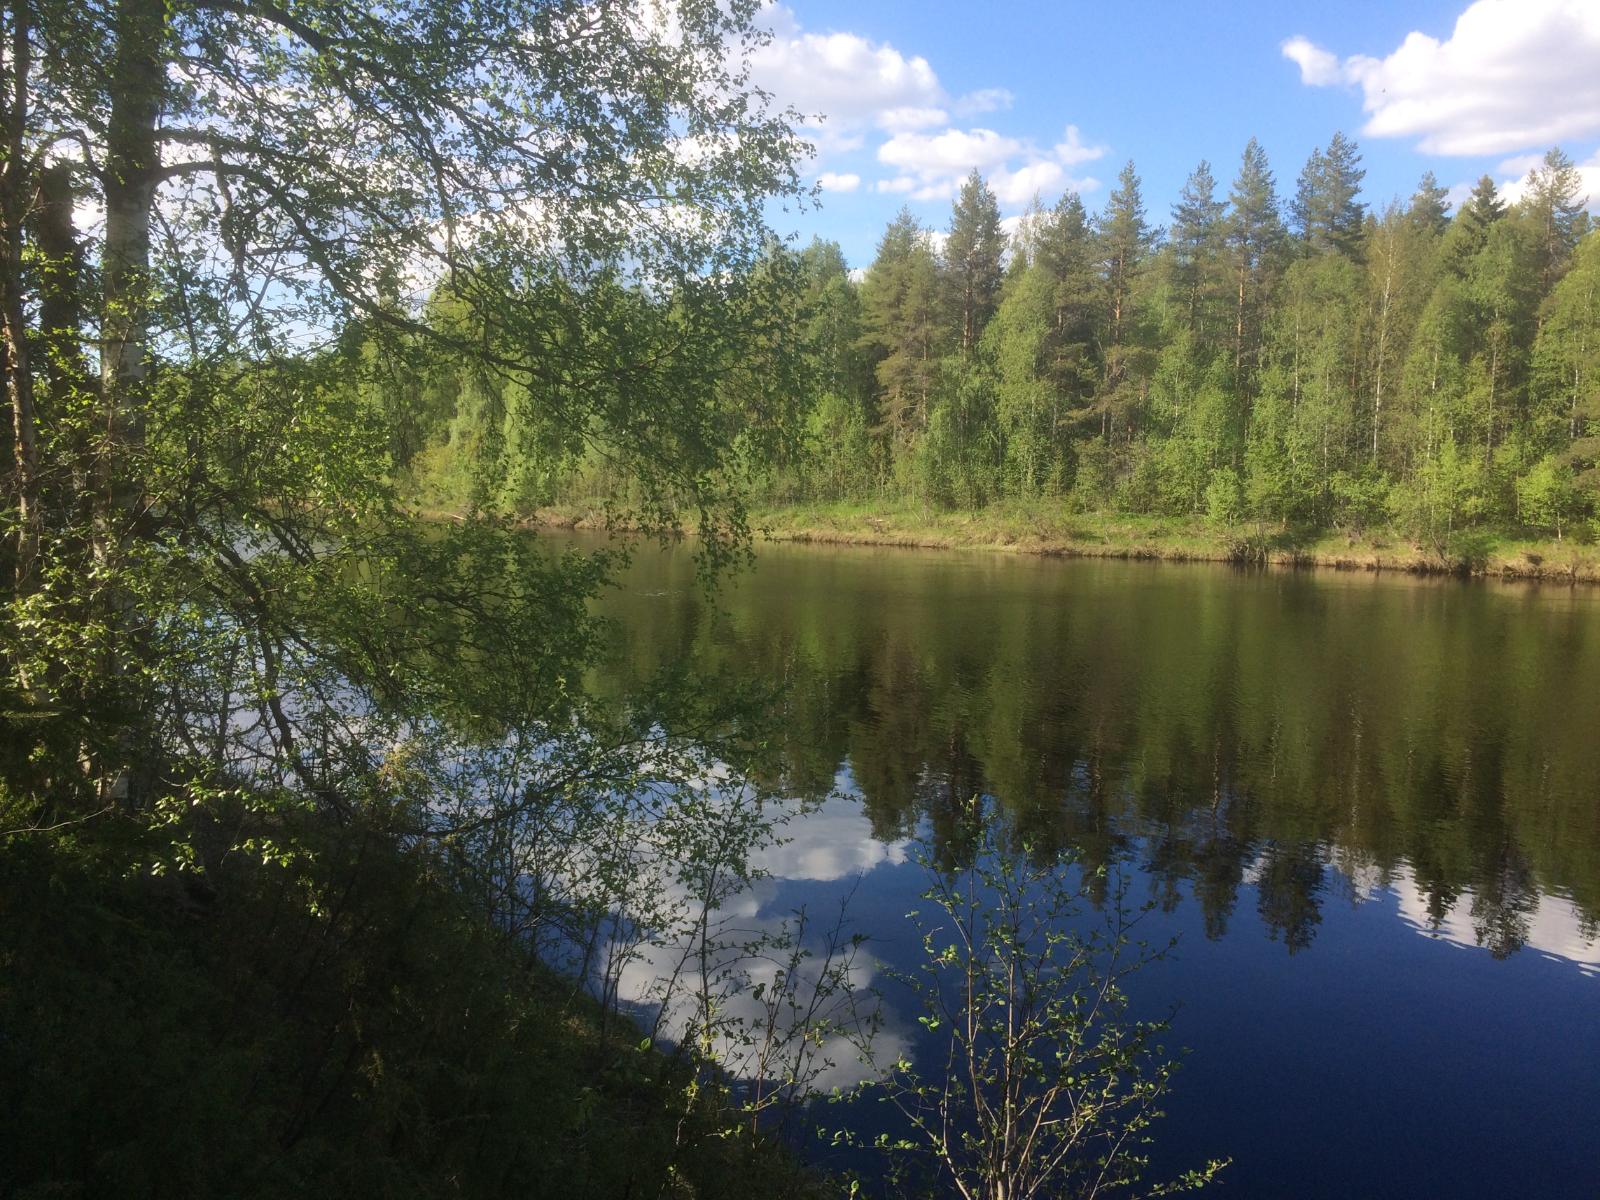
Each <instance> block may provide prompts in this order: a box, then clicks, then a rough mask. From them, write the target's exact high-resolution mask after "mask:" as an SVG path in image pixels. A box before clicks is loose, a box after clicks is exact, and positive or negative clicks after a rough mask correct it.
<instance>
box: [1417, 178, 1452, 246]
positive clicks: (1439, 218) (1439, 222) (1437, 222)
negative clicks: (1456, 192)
mask: <svg viewBox="0 0 1600 1200" xmlns="http://www.w3.org/2000/svg"><path fill="white" fill-rule="evenodd" d="M1449 195H1450V192H1449V190H1448V189H1447V188H1443V187H1440V186H1439V180H1438V179H1437V178H1436V177H1435V176H1434V174H1433V172H1432V171H1427V172H1425V173H1424V174H1423V176H1422V179H1421V180H1420V181H1419V182H1418V184H1417V190H1416V192H1415V193H1413V194H1412V197H1411V207H1410V208H1409V209H1407V210H1406V215H1407V216H1408V217H1409V218H1410V219H1411V222H1412V224H1414V225H1416V226H1417V227H1418V228H1420V229H1425V230H1429V231H1431V232H1433V233H1436V234H1442V233H1444V231H1445V230H1446V229H1448V228H1449V227H1450V204H1449V200H1448V199H1447V197H1448V196H1449Z"/></svg>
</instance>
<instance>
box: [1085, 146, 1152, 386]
mask: <svg viewBox="0 0 1600 1200" xmlns="http://www.w3.org/2000/svg"><path fill="white" fill-rule="evenodd" d="M1095 232H1096V236H1097V240H1098V242H1099V246H1100V262H1101V269H1102V271H1103V272H1104V278H1105V289H1106V322H1107V327H1106V344H1107V346H1108V352H1107V355H1106V379H1107V382H1108V383H1109V384H1115V383H1116V381H1117V379H1118V378H1120V376H1121V375H1122V372H1123V366H1124V364H1123V361H1122V359H1123V355H1122V349H1123V345H1124V343H1125V341H1126V339H1127V334H1128V329H1129V326H1130V325H1131V324H1132V316H1133V304H1132V302H1133V288H1134V281H1135V279H1136V278H1137V276H1138V274H1139V271H1140V269H1141V268H1142V267H1143V266H1144V260H1145V257H1146V255H1148V254H1149V252H1150V247H1151V245H1152V243H1153V242H1154V240H1155V237H1154V234H1153V233H1152V231H1151V229H1150V226H1149V225H1148V224H1147V223H1146V221H1145V215H1144V200H1143V198H1142V197H1141V196H1140V194H1139V176H1138V174H1137V173H1136V172H1135V171H1134V167H1133V160H1132V159H1130V160H1129V161H1128V162H1127V163H1126V164H1125V165H1124V166H1123V168H1122V170H1121V172H1119V173H1118V175H1117V186H1116V188H1115V190H1113V191H1112V193H1111V195H1110V196H1109V197H1108V198H1107V200H1106V209H1105V212H1104V213H1102V214H1101V216H1100V220H1099V222H1098V225H1097V228H1096V231H1095Z"/></svg>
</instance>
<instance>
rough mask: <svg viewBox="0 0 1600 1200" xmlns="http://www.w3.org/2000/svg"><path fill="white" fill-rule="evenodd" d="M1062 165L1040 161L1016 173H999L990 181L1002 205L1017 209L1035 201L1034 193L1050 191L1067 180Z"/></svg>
mask: <svg viewBox="0 0 1600 1200" xmlns="http://www.w3.org/2000/svg"><path fill="white" fill-rule="evenodd" d="M1066 174H1067V173H1066V171H1064V170H1062V168H1061V164H1060V163H1055V162H1051V161H1050V160H1049V159H1040V160H1039V161H1038V162H1032V163H1029V164H1028V165H1027V166H1025V167H1021V168H1019V169H1018V170H1015V171H997V172H995V174H994V176H993V177H992V178H991V179H990V180H989V186H990V187H991V188H993V189H994V194H995V197H996V198H997V199H998V200H999V201H1000V203H1001V204H1003V205H1006V206H1008V207H1015V206H1017V205H1020V204H1026V203H1027V202H1028V201H1029V200H1031V199H1033V196H1034V193H1035V192H1039V193H1044V192H1048V191H1050V190H1051V189H1052V188H1054V187H1056V186H1057V185H1058V184H1060V183H1061V181H1062V180H1063V179H1065V178H1066Z"/></svg>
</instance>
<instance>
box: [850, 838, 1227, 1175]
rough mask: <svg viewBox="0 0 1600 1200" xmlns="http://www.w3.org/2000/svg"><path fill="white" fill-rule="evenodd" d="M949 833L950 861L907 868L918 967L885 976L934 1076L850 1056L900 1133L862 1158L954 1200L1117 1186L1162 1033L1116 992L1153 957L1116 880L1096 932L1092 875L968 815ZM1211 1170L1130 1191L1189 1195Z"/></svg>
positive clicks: (1139, 1123) (1152, 1091)
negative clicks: (914, 884)
mask: <svg viewBox="0 0 1600 1200" xmlns="http://www.w3.org/2000/svg"><path fill="white" fill-rule="evenodd" d="M963 833H964V835H965V840H970V842H971V844H970V845H963V846H961V848H960V850H959V851H957V853H958V855H959V860H958V861H959V862H960V865H959V866H953V865H940V866H935V865H933V864H932V863H931V862H927V861H926V860H925V865H928V866H929V868H930V871H931V873H932V875H933V882H932V884H931V886H930V888H929V890H928V891H927V892H925V893H924V894H923V900H924V902H925V903H926V904H927V906H928V908H927V910H926V912H924V911H922V910H919V911H917V912H913V913H911V914H910V919H911V920H912V921H913V922H915V923H916V925H917V927H918V929H919V930H920V932H921V934H922V950H923V962H922V964H921V966H920V967H919V968H918V970H917V971H916V972H915V973H913V974H912V975H910V976H908V977H906V978H904V979H903V980H902V982H904V983H905V984H907V985H908V986H909V987H910V988H911V989H912V990H913V992H914V993H915V994H916V995H917V996H918V997H919V998H920V999H921V1001H922V1006H923V1009H924V1015H922V1016H920V1017H919V1018H918V1020H919V1021H920V1023H921V1024H922V1026H923V1028H924V1029H925V1030H926V1032H927V1035H928V1040H929V1042H930V1043H931V1046H930V1048H929V1051H928V1053H927V1054H926V1055H925V1056H924V1059H925V1061H926V1062H928V1063H931V1064H936V1065H938V1067H939V1073H938V1074H932V1075H930V1074H929V1073H928V1071H929V1068H927V1067H920V1068H919V1067H917V1066H915V1065H914V1064H913V1063H912V1062H911V1060H910V1059H909V1058H907V1057H905V1056H901V1057H899V1058H897V1059H896V1060H895V1061H893V1062H877V1061H875V1060H874V1058H873V1053H872V1047H871V1046H870V1045H869V1046H868V1048H867V1049H868V1061H869V1062H871V1064H872V1065H873V1066H874V1067H875V1068H876V1069H877V1070H878V1071H880V1072H881V1076H882V1077H881V1078H880V1079H879V1080H878V1081H876V1082H873V1083H868V1084H866V1085H863V1086H864V1087H865V1088H866V1090H867V1091H869V1092H870V1093H876V1094H879V1095H881V1096H882V1097H883V1098H884V1099H885V1100H887V1101H888V1102H889V1103H890V1104H891V1105H892V1106H893V1107H894V1109H895V1110H896V1111H897V1112H898V1113H899V1114H900V1115H901V1117H902V1118H903V1119H904V1121H905V1126H906V1128H905V1132H904V1134H903V1135H900V1136H897V1135H894V1134H890V1133H886V1134H884V1135H881V1136H880V1138H879V1139H878V1142H877V1145H878V1147H879V1148H880V1150H882V1151H884V1152H885V1153H887V1154H888V1155H889V1156H890V1157H891V1158H892V1159H893V1160H895V1162H896V1163H897V1165H898V1166H899V1168H900V1173H901V1174H902V1175H903V1174H904V1173H905V1172H908V1171H909V1172H911V1173H913V1174H914V1175H915V1176H916V1178H917V1179H918V1181H919V1182H920V1186H921V1187H926V1188H934V1187H937V1188H938V1189H939V1190H942V1191H948V1192H949V1193H951V1194H954V1195H959V1196H962V1197H967V1198H969V1200H1003V1198H1012V1197H1014V1198H1017V1200H1025V1198H1028V1197H1044V1196H1064V1195H1071V1196H1082V1197H1092V1196H1098V1195H1109V1194H1111V1193H1113V1192H1119V1191H1127V1190H1129V1189H1132V1188H1135V1187H1136V1186H1137V1185H1138V1183H1139V1180H1140V1176H1141V1174H1142V1173H1143V1170H1144V1168H1145V1166H1146V1165H1147V1161H1146V1159H1145V1157H1144V1156H1143V1154H1142V1147H1143V1146H1144V1145H1145V1144H1146V1143H1147V1141H1148V1135H1147V1130H1149V1128H1150V1127H1151V1125H1152V1124H1153V1122H1154V1121H1155V1120H1156V1119H1158V1118H1159V1117H1160V1116H1161V1112H1160V1110H1159V1107H1158V1106H1159V1104H1160V1102H1161V1099H1162V1097H1163V1096H1164V1095H1166V1093H1167V1091H1168V1089H1169V1087H1170V1084H1171V1079H1172V1072H1173V1070H1174V1063H1173V1062H1172V1061H1171V1060H1170V1059H1169V1058H1168V1057H1167V1055H1166V1053H1165V1051H1164V1049H1163V1048H1162V1046H1161V1044H1160V1039H1161V1038H1162V1037H1163V1036H1165V1034H1166V1033H1167V1032H1168V1031H1169V1025H1170V1023H1169V1021H1147V1020H1141V1019H1137V1018H1135V1017H1133V1016H1131V1015H1130V1013H1129V999H1128V995H1127V992H1126V990H1125V985H1126V981H1127V979H1128V978H1129V976H1131V975H1132V974H1134V973H1135V972H1137V971H1138V970H1140V969H1141V968H1142V967H1144V966H1147V965H1148V964H1150V963H1151V962H1154V961H1156V960H1157V959H1158V958H1159V957H1161V955H1162V954H1163V953H1165V950H1163V949H1160V948H1152V947H1150V946H1148V945H1146V944H1144V943H1140V942H1137V941H1135V940H1134V938H1135V934H1136V932H1137V927H1138V921H1139V917H1138V915H1137V914H1133V913H1130V911H1129V908H1128V905H1127V902H1126V885H1125V883H1111V884H1110V885H1109V887H1110V898H1109V899H1108V900H1106V901H1105V904H1104V910H1103V923H1102V922H1099V921H1097V920H1096V918H1094V917H1091V916H1090V909H1091V905H1093V906H1094V907H1099V905H1098V904H1095V902H1096V901H1099V900H1102V899H1104V898H1105V897H1106V894H1107V884H1108V881H1107V880H1106V879H1105V878H1104V876H1103V875H1102V874H1097V873H1095V872H1087V873H1086V872H1083V871H1081V870H1080V864H1078V863H1077V862H1075V861H1074V859H1073V858H1072V856H1071V855H1070V854H1069V853H1065V852H1045V851H1042V850H1039V849H1037V848H1035V849H1033V850H1030V849H1029V848H1028V847H1027V846H1026V845H1014V844H1012V839H1013V838H1014V837H1015V831H1014V830H1012V829H1010V828H1008V827H1007V826H1006V824H1005V823H1004V822H1003V821H1002V820H1001V819H1000V816H999V814H998V813H997V812H990V811H987V810H985V809H984V808H983V807H981V806H978V807H976V808H975V811H974V812H973V813H972V814H970V819H969V822H968V824H967V826H966V828H965V829H964V831H963ZM1169 948H1170V947H1169ZM1221 1166H1222V1164H1220V1163H1212V1164H1210V1165H1208V1166H1207V1167H1205V1168H1204V1169H1202V1170H1198V1171H1194V1172H1190V1173H1188V1174H1187V1175H1185V1176H1184V1177H1183V1178H1182V1179H1181V1180H1179V1181H1177V1182H1176V1183H1175V1184H1174V1185H1169V1186H1163V1187H1157V1188H1155V1189H1154V1190H1153V1191H1148V1192H1146V1193H1145V1194H1147V1195H1165V1194H1170V1193H1171V1192H1174V1191H1179V1190H1189V1189H1191V1188H1194V1187H1198V1186H1201V1185H1202V1184H1204V1183H1206V1182H1209V1181H1210V1179H1211V1178H1212V1177H1213V1176H1214V1175H1215V1174H1216V1173H1217V1172H1218V1171H1219V1170H1220V1169H1221ZM919 1168H920V1169H919ZM935 1180H936V1181H937V1183H934V1181H935ZM923 1194H925V1193H923Z"/></svg>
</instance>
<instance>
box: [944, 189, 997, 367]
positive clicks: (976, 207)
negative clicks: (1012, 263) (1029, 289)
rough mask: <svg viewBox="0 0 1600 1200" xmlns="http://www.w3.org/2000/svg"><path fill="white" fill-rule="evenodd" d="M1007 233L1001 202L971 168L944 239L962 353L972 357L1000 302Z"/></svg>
mask: <svg viewBox="0 0 1600 1200" xmlns="http://www.w3.org/2000/svg"><path fill="white" fill-rule="evenodd" d="M1005 248H1006V236H1005V232H1004V231H1003V230H1002V229H1001V228H1000V205H999V203H998V202H997V201H996V200H995V196H994V193H993V192H992V191H990V190H989V188H988V186H987V185H986V184H985V183H984V182H983V177H982V176H981V175H979V174H978V172H977V171H973V172H972V174H970V175H968V176H967V178H966V179H965V180H964V181H963V182H962V184H961V190H960V192H959V193H957V195H956V199H955V204H954V205H953V206H952V209H951V213H950V238H949V240H948V241H947V242H946V243H945V247H944V259H945V278H946V280H947V285H946V286H947V289H948V294H949V298H950V307H951V311H952V312H953V313H956V314H959V316H960V319H961V354H962V357H964V358H965V357H971V355H972V350H973V347H975V346H976V345H977V344H978V338H979V337H981V336H982V334H983V327H984V326H985V325H986V324H988V322H989V318H990V317H992V316H993V315H994V310H995V305H996V304H997V303H999V297H1000V280H1001V276H1002V270H1001V262H1000V260H1001V257H1002V256H1003V255H1004V253H1005Z"/></svg>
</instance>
